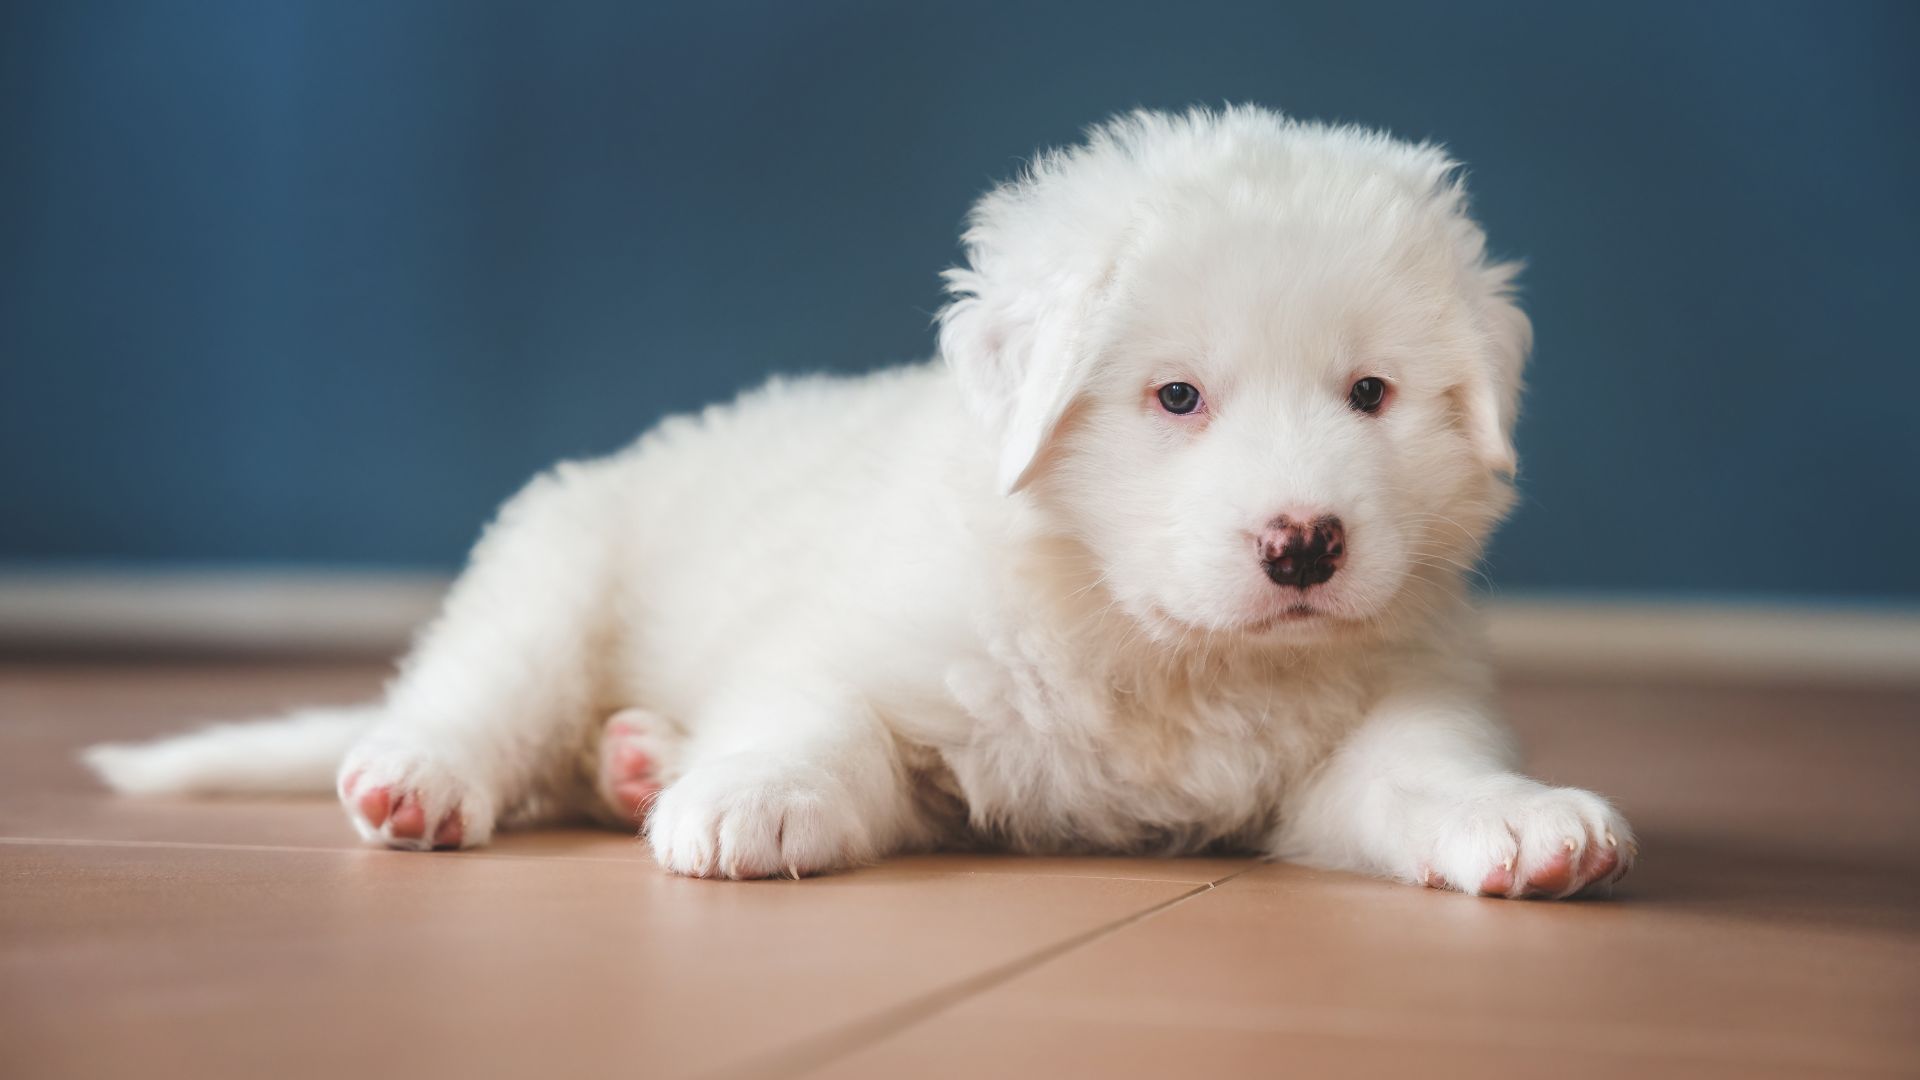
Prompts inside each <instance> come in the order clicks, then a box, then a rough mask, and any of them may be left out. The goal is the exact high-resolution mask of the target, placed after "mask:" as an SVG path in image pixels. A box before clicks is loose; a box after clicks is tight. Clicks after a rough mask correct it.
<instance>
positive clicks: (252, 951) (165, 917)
mask: <svg viewBox="0 0 1920 1080" xmlns="http://www.w3.org/2000/svg"><path fill="white" fill-rule="evenodd" d="M1192 888H1193V887H1192V886H1189V885H1186V884H1184V883H1179V882H1153V881H1138V880H1116V879H1112V878H1092V877H1061V876H1023V875H1019V874H1012V873H994V874H973V873H946V872H941V871H939V870H937V869H925V868H914V867H882V868H877V869H873V870H868V871H865V872H861V873H858V874H849V875H842V876H837V877H827V878H819V879H814V880H809V881H804V882H759V883H744V884H743V883H724V882H703V881H692V880H687V879H682V878H673V877H670V876H667V875H665V874H663V873H661V872H660V871H658V870H656V869H655V868H654V867H652V866H651V865H649V864H647V863H645V862H642V861H638V860H633V861H627V862H616V861H595V860H585V861H574V860H567V859H547V860H532V859H474V858H467V857H464V856H461V855H428V856H422V855H412V854H397V853H386V852H374V851H366V852H317V851H315V852H305V851H263V850H257V849H240V848H217V847H210V848H189V847H179V848H156V847H150V846H95V845H73V844H50V845H33V844H18V843H14V844H0V1048H4V1049H0V1074H4V1075H7V1076H13V1077H28V1076H53V1075H62V1076H90V1077H99V1076H129V1077H131V1076H140V1077H155V1076H169V1077H171V1076H179V1077H216V1076H231V1077H256V1076H273V1077H279V1078H295V1077H337V1076H343V1075H395V1076H408V1077H428V1076H463V1077H482V1076H501V1077H516V1076H518V1077H525V1076H553V1075H566V1076H579V1077H592V1076H680V1075H690V1074H693V1073H695V1072H699V1071H704V1070H708V1069H713V1068H734V1067H742V1066H751V1065H753V1064H755V1063H756V1062H759V1061H762V1060H778V1059H779V1057H780V1056H781V1054H782V1052H783V1051H784V1050H786V1049H788V1048H790V1047H793V1046H796V1045H799V1044H803V1043H805V1042H807V1041H809V1040H820V1039H825V1040H828V1041H832V1039H833V1037H834V1034H835V1033H836V1032H837V1031H839V1030H840V1029H843V1028H847V1027H850V1026H857V1025H859V1024H860V1023H862V1022H865V1021H867V1020H869V1019H871V1018H872V1017H874V1016H876V1015H879V1014H882V1013H884V1012H886V1011H887V1010H890V1009H895V1008H898V1007H900V1006H901V1005H902V1004H904V1003H909V1002H912V1001H914V1000H915V999H917V998H920V997H923V996H926V995H929V994H938V993H940V992H941V991H942V990H943V989H944V988H947V987H950V986H952V985H954V984H957V983H962V982H964V981H965V980H967V979H970V978H977V977H979V976H981V975H983V974H985V973H989V972H991V971H993V970H994V969H995V968H997V967H999V966H1002V965H1006V964H1010V963H1016V962H1018V961H1020V960H1021V959H1022V958H1024V957H1027V956H1029V955H1031V954H1034V953H1036V952H1040V951H1043V950H1046V949H1048V948H1051V947H1054V946H1057V945H1059V944H1060V943H1062V942H1064V941H1069V940H1071V939H1073V938H1075V937H1076V936H1077V935H1082V934H1085V933H1087V932H1089V931H1091V930H1094V929H1097V928H1099V927H1101V926H1104V925H1107V924H1110V923H1112V922H1114V921H1116V920H1122V919H1125V918H1128V917H1129V916H1132V915H1134V914H1137V913H1139V912H1141V911H1143V910H1147V909H1150V908H1152V907H1153V906H1155V905H1158V904H1162V903H1165V902H1166V901H1168V900H1171V899H1174V898H1177V897H1179V896H1181V895H1182V894H1184V893H1186V892H1188V891H1190V890H1191V889H1192Z"/></svg>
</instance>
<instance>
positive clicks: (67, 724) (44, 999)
mask: <svg viewBox="0 0 1920 1080" xmlns="http://www.w3.org/2000/svg"><path fill="white" fill-rule="evenodd" d="M379 677H380V672H379V671H378V670H377V669H375V668H373V667H369V666H325V665H306V666H300V665H282V666H277V667H269V666H259V665H252V666H216V665H207V664H176V665H171V666H152V665H148V666H134V665H122V666H100V665H94V666H76V665H57V664H37V665H34V664H24V663H16V664H12V665H0V1076H5V1077H8V1078H10V1080H24V1078H32V1077H43V1076H45V1077H53V1076H61V1077H65V1076H84V1077H120V1076H126V1077H141V1078H143V1080H151V1078H165V1077H195V1078H200V1077H210V1078H217V1077H272V1078H274V1080H298V1078H304V1077H323V1076H326V1077H334V1076H360V1075H369V1076H370V1075H380V1076H400V1077H406V1078H408V1080H427V1078H433V1077H439V1076H459V1077H474V1078H478V1077H496V1076H498V1077H536V1076H565V1077H568V1078H570V1080H571V1078H586V1077H601V1076H606V1077H634V1076H645V1077H669V1076H683V1075H736V1076H787V1075H816V1076H859V1077H921V1076H955V1077H958V1076H1014V1075H1059V1076H1095V1075H1097V1076H1169V1075H1171V1076H1180V1075H1199V1074H1202V1073H1211V1074H1220V1075H1229V1076H1271V1075H1295V1076H1315V1077H1318V1076H1343V1075H1374V1074H1385V1073H1396V1074H1407V1073H1412V1074H1419V1075H1431V1076H1450V1075H1459V1076H1473V1077H1476V1078H1484V1077H1489V1076H1508V1075H1510V1076H1543V1075H1599V1074H1602V1073H1605V1074H1609V1075H1638V1076H1684V1077H1700V1076H1729V1077H1734V1076H1738V1077H1749V1076H1776V1075H1778V1076H1820V1077H1827V1076H1853V1075H1857V1076H1885V1075H1920V1030H1916V1029H1917V1028H1920V785H1916V783H1915V781H1914V771H1915V766H1916V765H1920V695H1916V694H1907V695H1902V694H1897V693H1886V692H1881V693H1847V692H1838V691H1824V692H1819V691H1796V690H1790V689H1778V688H1776V689H1754V690H1731V689H1727V690H1714V689H1702V688H1686V687H1674V686H1668V687H1652V688H1632V687H1622V686H1593V685H1523V686H1517V687H1515V688H1514V689H1513V690H1512V691H1511V694H1510V697H1511V702H1512V706H1513V709H1514V712H1515V714H1516V720H1517V722H1518V723H1519V724H1520V726H1521V727H1522V730H1523V732H1524V733H1525V735H1526V736H1527V738H1528V741H1529V743H1530V745H1531V747H1532V756H1533V760H1534V764H1535V767H1536V769H1537V770H1538V771H1539V772H1541V773H1542V774H1544V775H1546V776H1548V777H1551V778H1553V779H1556V780H1561V781H1567V782H1579V783H1582V784H1587V785H1590V786H1594V787H1597V788H1599V789H1601V790H1604V791H1607V792H1609V793H1611V794H1613V795H1615V796H1616V797H1617V798H1618V800H1619V801H1620V803H1621V804H1622V806H1623V807H1624V808H1625V809H1626V811H1627V812H1628V813H1629V815H1630V816H1631V817H1632V818H1633V819H1634V820H1635V822H1636V824H1637V825H1638V826H1639V828H1640V830H1641V832H1642V837H1643V840H1644V847H1645V862H1644V864H1643V866H1642V868H1641V870H1640V871H1638V872H1637V873H1636V874H1635V876H1634V877H1633V878H1632V879H1630V880H1629V882H1628V883H1627V884H1626V885H1624V886H1622V888H1621V889H1620V890H1619V892H1618V894H1617V895H1616V896H1615V897H1614V898H1613V899H1611V900H1608V901H1600V902H1589V903H1575V904H1557V905H1556V904H1536V903H1516V902H1501V901H1487V900H1474V899H1470V898H1467V897H1462V896H1457V895H1450V894H1442V893H1436V892H1431V891H1427V890H1422V889H1414V888H1406V887H1402V886H1396V885H1390V884H1386V883H1382V882H1375V881H1370V880H1366V879H1363V878H1358V877H1353V876H1349V875H1343V874H1330V873H1320V872H1315V871H1309V870H1302V869H1298V868H1294V867H1289V866H1277V865H1261V864H1258V863H1255V862H1253V861H1251V860H1241V859H1210V860H1173V861H1167V860H1144V859H1106V858H1087V859H1018V858H983V857H971V856H968V857H963V856H953V857H930V858H914V859H903V860H899V861H896V862H893V863H889V864H887V865H884V866H880V867H877V868H874V869H870V870H864V871H860V872H857V873H850V874H842V875H836V876H830V877H825V878H819V879H814V880H809V881H804V882H797V883H795V882H765V883H745V884H730V883H721V882H702V881H688V880H681V879H676V878H670V877H667V876H665V875H663V874H662V873H660V872H659V871H657V870H656V869H654V868H653V866H652V865H651V864H650V863H649V862H648V861H647V859H646V858H645V857H644V854H643V853H642V851H641V850H640V849H639V848H638V846H637V845H636V844H634V842H633V841H632V840H630V839H628V838H625V837H621V836H618V835H612V834H605V833H593V832H581V831H576V832H556V833H546V834H535V835H520V836H508V837H506V838H504V839H503V840H502V841H501V842H500V843H498V844H497V845H496V846H495V847H493V848H491V849H488V850H487V851H485V852H479V853H467V854H458V855H407V854H393V853H388V852H384V851H375V850H368V849H365V848H363V847H361V846H360V845H359V844H358V843H356V842H355V841H354V839H353V838H352V836H351V834H350V833H349V832H348V830H347V829H346V826H345V825H344V823H343V822H342V821H341V820H340V818H339V816H338V815H337V813H336V812H335V811H334V809H333V808H332V807H331V806H329V805H327V804H326V803H324V802H320V801H313V802H305V801H293V802H262V801H251V802H241V801H233V802H202V803H191V802H165V801H152V802H142V801H134V800H113V799H109V798H107V797H105V796H103V795H101V794H100V793H99V792H98V791H96V790H95V789H94V788H93V787H92V785H91V784H90V783H89V782H88V781H87V779H86V778H85V777H84V776H83V775H82V773H81V772H80V771H79V769H78V768H77V767H76V766H75V765H74V764H73V762H72V751H73V749H74V748H75V747H77V746H79V745H81V744H83V743H85V742H88V741H91V740H95V739H99V738H104V737H124V736H129V735H136V734H140V733H145V732H157V731H161V730H166V729H170V728H174V727H177V726H179V725H180V724H182V723H183V722H186V721H190V720H194V719H199V718H204V717H232V716H241V715H245V714H248V713H250V712H253V711H257V710H260V709H263V708H271V707H274V706H277V705H284V704H291V703H296V702H309V701H324V700H339V701H345V700H353V699H355V698H358V697H361V696H364V695H366V694H368V693H370V692H371V691H372V690H373V688H374V687H375V686H376V685H377V682H378V679H379Z"/></svg>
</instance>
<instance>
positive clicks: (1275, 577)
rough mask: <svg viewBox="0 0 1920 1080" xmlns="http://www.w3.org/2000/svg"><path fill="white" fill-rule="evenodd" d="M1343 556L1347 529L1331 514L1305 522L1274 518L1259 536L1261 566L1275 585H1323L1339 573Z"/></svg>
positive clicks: (1344, 555) (1344, 554) (1302, 587)
mask: <svg viewBox="0 0 1920 1080" xmlns="http://www.w3.org/2000/svg"><path fill="white" fill-rule="evenodd" d="M1346 555H1347V530H1346V527H1345V526H1343V525H1341V524H1340V519H1339V518H1337V517H1334V516H1333V515H1331V514H1327V515H1323V516H1321V517H1317V518H1314V519H1313V520H1311V521H1308V522H1301V521H1298V520H1295V519H1294V518H1290V517H1284V516H1282V517H1277V518H1274V519H1273V521H1272V522H1270V523H1269V524H1268V525H1267V527H1266V529H1265V530H1264V531H1262V532H1261V534H1260V565H1261V566H1262V567H1264V568H1265V569H1266V571H1267V577H1268V578H1269V579H1271V580H1272V581H1273V583H1274V584H1275V585H1291V586H1293V587H1294V588H1296V589H1305V588H1308V587H1310V586H1314V585H1319V584H1322V583H1324V582H1326V581H1327V580H1329V579H1330V578H1332V577H1333V575H1334V574H1336V573H1338V572H1339V570H1340V563H1341V562H1342V561H1343V560H1344V559H1345V558H1346Z"/></svg>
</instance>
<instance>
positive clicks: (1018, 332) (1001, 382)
mask: <svg viewBox="0 0 1920 1080" xmlns="http://www.w3.org/2000/svg"><path fill="white" fill-rule="evenodd" d="M978 264H979V259H978V253H977V252H976V258H975V265H976V266H977V265H978ZM946 277H947V288H948V291H949V292H950V293H951V294H952V295H953V297H954V299H953V301H952V302H951V303H949V304H948V305H947V306H946V308H945V310H943V311H941V313H940V354H941V356H942V357H943V358H945V360H946V363H947V366H948V367H950V368H951V369H952V370H953V374H954V378H955V379H956V380H958V381H959V383H960V390H961V393H962V394H963V395H965V397H966V399H967V404H968V406H969V407H970V408H971V409H972V410H973V412H974V414H975V415H977V416H979V417H980V418H981V419H982V420H984V421H986V423H987V426H988V427H989V429H990V430H992V431H993V432H994V433H995V434H996V435H998V436H999V438H1000V464H999V481H1000V487H1001V489H1002V490H1003V491H1006V492H1008V493H1012V492H1015V491H1019V490H1020V489H1021V488H1022V487H1024V486H1026V483H1027V481H1028V480H1030V479H1032V476H1033V473H1034V466H1035V465H1036V464H1037V463H1038V462H1039V460H1040V458H1041V455H1042V453H1043V452H1044V451H1045V450H1046V448H1047V444H1048V442H1049V441H1051V439H1052V438H1053V434H1054V431H1055V429H1057V428H1058V427H1059V426H1060V421H1061V419H1062V418H1063V417H1065V416H1066V414H1067V410H1068V408H1069V407H1071V406H1072V404H1073V401H1074V398H1075V397H1077V396H1078V395H1079V393H1080V392H1081V390H1082V389H1083V388H1084V387H1085V385H1086V380H1087V375H1088V373H1089V369H1090V367H1091V363H1090V358H1089V357H1087V356H1085V355H1083V351H1084V349H1083V346H1084V343H1083V342H1082V341H1081V338H1080V328H1081V326H1082V325H1083V324H1084V320H1085V318H1086V316H1087V315H1088V314H1090V312H1089V310H1088V309H1089V308H1090V306H1091V303H1092V298H1091V296H1090V295H1089V294H1090V292H1091V290H1090V289H1088V288H1086V287H1085V286H1084V285H1083V284H1082V283H1080V282H1077V281H1074V280H1072V279H1073V277H1074V275H1072V274H1071V273H1061V272H1059V271H1057V270H1056V272H1054V273H1051V274H1048V275H1045V277H1044V278H1042V279H1041V280H1038V281H1018V280H1016V281H999V280H992V279H990V278H989V277H988V275H986V274H982V273H981V272H979V271H978V270H977V269H956V270H949V271H948V272H947V275H946Z"/></svg>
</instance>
